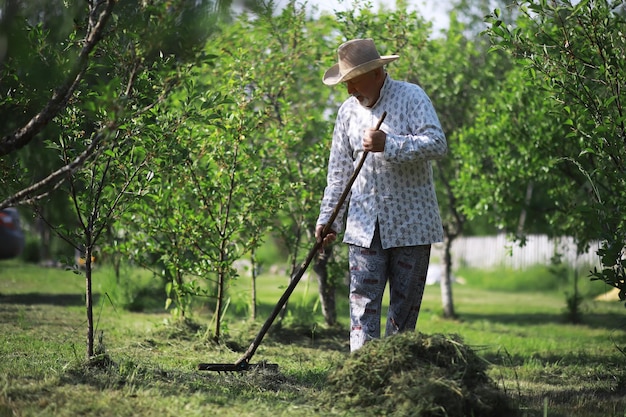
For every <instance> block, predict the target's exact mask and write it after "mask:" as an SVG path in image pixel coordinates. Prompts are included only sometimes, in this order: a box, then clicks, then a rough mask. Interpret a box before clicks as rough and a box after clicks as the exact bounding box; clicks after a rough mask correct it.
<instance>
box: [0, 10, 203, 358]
mask: <svg viewBox="0 0 626 417" xmlns="http://www.w3.org/2000/svg"><path fill="white" fill-rule="evenodd" d="M58 6H59V8H58V9H55V8H52V9H48V8H45V12H44V13H41V12H40V11H37V12H34V11H32V10H31V9H30V8H29V7H27V5H26V4H25V3H22V2H9V5H8V7H7V8H6V10H7V14H6V15H5V14H4V13H3V14H2V16H3V18H4V17H5V16H9V15H10V17H12V18H14V22H11V25H14V27H15V28H17V30H15V31H13V30H12V31H11V34H12V35H14V34H15V35H14V36H15V40H16V42H15V44H17V45H20V46H22V47H25V46H26V48H25V49H24V50H25V51H33V50H34V51H37V52H38V54H31V55H25V54H20V53H19V50H14V49H13V48H12V47H11V48H9V51H8V53H7V56H6V57H5V61H4V62H3V70H4V71H3V75H4V76H3V78H2V80H1V82H2V84H3V86H4V87H6V88H3V91H5V92H6V93H5V95H3V96H2V97H1V101H0V105H1V106H2V108H3V112H2V114H7V113H6V112H5V111H6V110H11V111H12V112H15V113H14V114H17V115H20V116H19V117H17V118H16V120H14V121H11V122H9V123H7V124H6V125H5V126H4V128H5V129H6V131H5V132H4V133H3V136H2V139H0V157H2V160H1V161H0V166H1V169H2V171H3V173H6V174H7V175H5V176H3V177H2V181H3V183H4V184H6V185H7V187H6V188H4V189H3V190H6V194H5V195H4V196H3V197H2V198H3V201H2V202H1V203H0V205H1V206H6V205H10V204H29V205H32V206H33V207H35V209H36V210H37V207H41V206H42V205H45V203H46V201H48V199H49V198H53V197H54V196H55V195H63V194H64V193H65V195H69V196H71V199H72V200H73V207H74V209H75V210H74V213H75V215H76V218H75V219H72V218H71V215H70V212H67V213H64V215H63V218H64V220H63V222H62V223H60V222H55V224H51V226H53V227H54V229H55V230H57V231H59V233H60V234H62V235H63V236H64V238H65V239H66V240H68V241H69V242H70V243H71V244H72V245H73V246H74V247H76V248H79V247H84V249H85V250H86V252H87V256H86V267H87V270H86V299H87V301H86V309H87V321H88V326H87V327H88V330H87V334H88V335H87V357H89V358H90V357H91V356H93V353H94V348H93V316H92V305H91V300H92V294H91V269H90V267H91V264H90V261H91V256H90V255H91V252H92V251H93V249H94V248H95V245H96V243H97V242H98V239H100V238H101V237H102V236H103V234H102V231H103V230H104V229H106V228H107V227H108V226H109V225H110V224H111V223H112V222H113V221H114V219H115V217H116V213H117V210H118V209H119V208H120V203H121V201H122V199H124V198H127V197H128V196H129V195H130V196H132V193H128V191H129V190H130V189H131V188H133V187H134V186H135V184H134V183H135V180H136V178H137V176H138V173H139V172H140V171H141V169H142V168H143V164H144V163H145V161H146V158H147V157H148V156H149V155H146V154H142V153H143V151H141V150H140V147H139V146H136V143H135V140H134V139H135V137H136V136H137V132H138V130H140V129H141V125H140V124H139V123H137V122H138V121H140V120H142V117H143V115H144V114H145V113H147V112H149V111H150V110H151V109H153V108H154V107H155V106H156V104H157V103H159V102H160V101H162V100H163V98H164V97H165V96H167V95H168V94H169V92H170V91H171V89H172V88H173V86H175V85H176V84H177V82H178V81H179V79H178V78H177V76H176V75H177V73H176V68H177V67H179V65H181V64H183V63H184V62H186V61H188V60H190V59H193V58H194V57H195V54H196V51H197V47H198V46H199V45H202V44H203V41H202V36H203V35H202V34H203V33H206V28H205V27H204V26H203V27H202V28H201V30H199V31H194V30H191V29H193V27H191V26H189V27H186V30H185V31H184V32H180V31H178V29H179V25H182V24H189V23H191V22H192V21H193V22H195V23H196V24H201V23H206V19H208V18H209V17H210V16H211V15H209V14H207V13H208V10H209V8H208V7H209V6H210V5H209V3H207V2H196V3H195V4H194V5H186V3H185V2H168V3H164V2H155V3H150V4H147V3H146V4H141V5H139V4H137V5H134V4H123V5H118V4H116V2H114V1H88V2H87V3H86V5H84V6H82V7H76V6H69V5H60V4H59V5H58ZM211 7H212V6H211ZM83 8H85V9H83ZM202 11H204V12H207V13H202ZM21 12H24V13H25V14H26V15H27V16H26V17H24V18H23V19H17V17H16V16H18V15H19V13H21ZM28 13H32V15H28ZM58 15H61V16H63V19H62V20H61V22H62V24H61V25H59V26H54V25H53V24H51V22H55V19H56V18H57V17H58ZM48 19H49V20H48ZM68 19H69V20H68ZM68 21H71V22H73V23H72V24H69V25H68V24H67V22H68ZM16 22H17V23H16ZM51 28H57V29H59V31H54V30H52V29H51ZM168 33H169V35H172V36H168ZM178 33H184V35H183V36H182V37H181V36H178V35H177V34H178ZM165 40H167V42H165ZM181 40H185V41H187V43H186V44H185V45H184V47H183V46H181V45H178V44H176V42H178V41H181ZM194 42H196V43H194ZM198 42H199V44H198ZM12 45H13V43H12V44H11V46H12ZM27 45H28V46H27ZM38 60H39V61H38ZM47 68H53V71H51V75H53V76H52V77H48V78H46V77H38V76H35V77H33V74H36V75H40V74H41V72H40V71H45V70H46V69H47ZM52 89H54V92H53V93H52V94H51V98H50V99H47V100H45V99H44V100H42V99H41V96H42V93H41V91H43V92H44V93H45V94H47V92H48V91H49V90H52ZM29 98H35V99H36V100H33V103H40V106H41V107H38V106H31V104H30V103H31V102H30V101H29ZM42 143H44V144H45V145H46V146H47V147H48V148H50V149H52V150H54V151H56V157H57V158H58V159H59V160H60V163H55V164H49V165H48V164H47V165H46V166H51V167H52V171H51V172H47V173H45V172H41V171H36V170H33V166H32V165H30V164H24V163H23V162H25V161H26V159H22V160H21V161H20V159H18V158H8V156H9V155H11V156H13V154H16V153H21V151H22V150H23V149H25V148H26V147H40V146H41V145H42ZM49 155H54V152H50V153H49ZM16 161H17V162H16ZM121 162H127V163H128V165H126V166H122V165H119V164H120V163H121ZM13 168H17V169H16V170H13ZM31 170H33V171H35V172H36V175H33V176H32V177H31V175H30V171H31ZM33 178H42V179H40V180H36V181H33ZM66 186H67V188H66V189H64V187H66ZM39 211H40V212H41V210H39ZM76 225H78V228H77V227H76ZM77 229H78V234H76V233H75V232H76V231H77Z"/></svg>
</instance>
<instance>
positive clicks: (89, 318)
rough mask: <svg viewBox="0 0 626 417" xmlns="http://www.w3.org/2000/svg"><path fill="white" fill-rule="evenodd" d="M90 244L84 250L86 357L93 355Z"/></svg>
mask: <svg viewBox="0 0 626 417" xmlns="http://www.w3.org/2000/svg"><path fill="white" fill-rule="evenodd" d="M91 253H92V248H91V245H88V246H87V249H86V250H85V284H86V290H85V300H86V301H85V306H86V308H87V359H90V358H92V357H93V355H94V349H93V345H94V343H93V293H92V292H91Z"/></svg>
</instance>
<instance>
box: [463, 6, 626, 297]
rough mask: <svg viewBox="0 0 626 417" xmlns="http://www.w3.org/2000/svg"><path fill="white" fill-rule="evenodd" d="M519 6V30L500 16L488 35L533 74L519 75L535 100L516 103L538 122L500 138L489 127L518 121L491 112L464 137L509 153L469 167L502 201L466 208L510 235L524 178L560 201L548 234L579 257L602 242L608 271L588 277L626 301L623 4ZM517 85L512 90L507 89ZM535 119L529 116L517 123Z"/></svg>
mask: <svg viewBox="0 0 626 417" xmlns="http://www.w3.org/2000/svg"><path fill="white" fill-rule="evenodd" d="M521 6H522V9H521V10H522V11H523V12H524V14H523V15H522V16H520V18H519V20H518V21H517V22H516V26H515V27H509V26H507V25H505V24H503V22H502V20H500V19H499V13H498V11H497V10H496V11H495V12H494V13H493V15H492V16H491V17H490V20H489V22H490V28H489V30H488V33H489V35H490V36H491V38H492V40H493V42H494V44H495V46H496V47H497V48H499V49H502V50H505V51H508V52H510V53H511V55H512V56H513V58H514V59H515V60H516V62H517V64H518V65H519V67H520V68H525V69H526V72H524V73H521V72H520V71H518V72H517V80H518V81H519V80H520V79H521V78H522V77H524V78H526V79H528V80H529V81H528V84H525V83H520V84H521V85H525V86H527V87H528V88H529V89H532V91H533V93H530V92H524V91H520V90H519V89H520V88H521V87H519V88H518V89H517V91H520V93H521V94H519V95H518V97H519V98H521V99H522V100H524V101H519V100H518V101H516V102H515V103H518V105H519V104H523V105H524V106H527V105H528V104H530V106H532V107H534V108H535V109H536V111H537V114H535V115H534V116H531V117H532V119H531V120H532V122H528V123H526V122H519V123H517V124H516V125H517V126H520V127H523V128H524V129H526V131H524V130H521V131H520V130H518V132H516V133H517V134H515V133H514V135H510V134H505V135H500V132H499V131H498V129H499V128H501V127H502V126H503V125H504V123H496V124H495V126H497V128H496V129H493V128H492V127H491V126H494V124H492V123H491V122H490V121H489V119H492V120H493V118H494V117H498V115H500V117H502V118H504V117H509V118H514V117H515V114H514V113H513V114H508V115H504V114H502V113H498V112H494V109H493V108H492V109H491V112H492V115H491V116H489V115H488V114H486V112H485V114H484V115H483V116H482V117H483V119H484V123H483V124H482V127H481V126H477V127H476V129H474V130H469V131H468V132H467V136H466V139H467V146H468V147H469V146H472V143H473V144H474V145H473V146H476V143H477V141H480V142H481V143H484V139H485V138H495V136H493V135H498V136H499V140H498V144H499V149H500V150H504V151H505V152H504V153H501V154H499V155H498V156H497V157H495V155H494V157H493V158H490V159H487V158H484V157H479V158H477V159H476V160H474V161H470V160H468V161H467V162H468V165H472V164H473V165H474V166H475V167H480V166H482V167H485V168H487V169H485V170H484V172H483V173H480V174H479V173H478V172H476V171H474V172H475V173H476V175H480V179H481V183H482V184H481V188H482V189H483V192H486V193H491V194H490V195H492V196H494V197H495V200H492V204H488V205H485V206H483V208H481V207H476V204H472V203H469V204H467V206H466V207H468V208H472V207H475V208H478V209H479V210H483V209H487V208H488V209H489V210H490V211H493V212H495V213H499V216H498V217H499V219H500V220H501V221H502V223H503V225H505V226H507V227H509V228H511V227H512V226H513V222H512V216H511V215H510V214H511V213H513V212H515V211H517V212H519V207H521V206H522V205H523V204H524V203H523V201H522V200H523V199H522V198H520V196H519V195H518V196H517V198H508V197H510V192H508V191H506V190H504V188H507V187H508V188H515V187H514V185H513V184H514V183H515V182H516V181H517V179H519V178H523V177H525V178H527V179H529V180H532V181H533V182H534V183H536V184H537V183H538V182H539V181H540V182H541V188H542V189H543V190H545V192H546V194H547V195H548V196H549V197H550V199H551V201H553V204H552V205H550V206H548V207H546V208H545V211H544V213H543V214H544V216H545V218H547V219H548V222H549V224H550V227H551V232H552V233H553V234H563V235H570V236H573V237H574V238H575V239H576V240H577V242H578V244H579V246H580V248H586V247H587V245H588V244H589V243H590V242H592V241H594V240H600V241H601V242H602V247H601V249H600V250H599V252H598V255H599V257H600V258H601V262H602V265H603V268H602V270H600V271H597V270H595V271H594V272H593V273H592V274H591V277H592V279H599V280H601V281H603V282H605V283H606V284H608V285H611V286H613V287H616V288H618V289H619V290H620V299H621V300H626V288H625V286H626V283H625V280H624V278H625V275H624V266H625V261H624V241H625V239H626V231H625V220H624V218H623V216H622V215H621V207H624V204H625V203H626V201H625V198H626V194H625V192H624V190H625V189H626V188H625V184H624V181H625V178H626V177H625V176H624V170H625V169H626V168H625V165H624V158H625V157H626V150H625V149H626V147H625V146H624V144H625V143H626V133H625V132H626V129H625V123H626V119H625V117H624V97H623V93H622V92H621V89H622V85H623V80H624V78H625V77H626V60H624V56H626V37H625V34H624V31H623V27H624V14H623V8H622V6H621V2H612V1H580V2H576V3H572V2H569V1H553V2H535V1H524V2H521ZM520 74H521V75H520ZM528 76H530V77H528ZM514 84H515V81H514V80H511V82H510V84H509V85H514ZM504 94H508V93H504ZM502 103H511V102H510V101H508V100H507V98H506V96H502V97H496V98H495V100H494V102H493V103H486V104H487V106H489V105H490V104H493V105H499V106H500V108H503V107H506V106H502ZM532 107H531V108H532ZM486 108H487V107H486ZM520 108H521V106H520V107H515V108H514V111H515V110H517V109H520ZM508 111H509V112H510V111H511V108H509V109H508ZM530 115H531V112H530V111H527V112H525V113H524V115H523V116H522V115H520V117H519V120H520V121H521V120H524V117H525V116H530ZM502 120H504V119H502ZM520 133H523V134H520ZM491 143H495V141H494V140H493V139H492V140H491ZM512 154H514V156H515V158H514V159H513V161H511V159H510V156H511V155H512ZM533 174H534V175H535V176H534V177H533ZM529 177H531V178H529ZM463 184H465V185H468V184H469V182H467V181H466V182H463V183H460V186H463ZM535 188H539V187H535Z"/></svg>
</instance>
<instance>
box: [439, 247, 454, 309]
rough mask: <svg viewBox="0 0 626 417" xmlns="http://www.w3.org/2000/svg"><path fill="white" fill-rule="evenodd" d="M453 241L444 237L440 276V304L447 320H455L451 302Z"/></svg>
mask: <svg viewBox="0 0 626 417" xmlns="http://www.w3.org/2000/svg"><path fill="white" fill-rule="evenodd" d="M453 240H454V239H453V238H451V237H450V236H448V235H446V236H445V238H444V255H443V274H442V276H441V282H440V286H441V304H442V306H443V316H444V317H445V318H448V319H453V318H456V313H455V312H454V303H453V301H452V254H451V248H452V241H453Z"/></svg>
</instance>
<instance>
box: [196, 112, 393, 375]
mask: <svg viewBox="0 0 626 417" xmlns="http://www.w3.org/2000/svg"><path fill="white" fill-rule="evenodd" d="M385 116H387V112H386V111H385V112H383V114H382V115H381V116H380V119H379V120H378V123H377V124H376V130H379V129H380V126H381V125H382V124H383V121H384V120H385ZM368 153H369V151H364V152H363V155H362V156H361V159H360V160H359V163H358V165H357V166H356V168H355V169H354V172H353V173H352V176H351V177H350V179H349V180H348V183H347V184H346V187H345V189H344V190H343V193H342V194H341V197H339V201H338V202H337V205H336V206H335V208H334V209H333V212H332V214H331V216H330V219H328V222H326V225H325V226H324V229H323V230H322V239H321V241H319V242H317V241H316V243H315V245H313V247H312V248H311V250H310V251H309V254H308V255H307V257H306V259H305V260H304V262H302V264H300V266H299V267H298V268H297V269H296V271H295V272H294V273H293V275H292V276H291V279H290V281H289V286H287V289H286V290H285V292H284V293H283V295H282V296H281V297H280V299H279V300H278V302H277V303H276V305H275V306H274V310H273V311H272V314H270V316H269V317H268V318H267V320H266V321H265V323H264V324H263V326H262V327H261V330H259V332H258V333H257V335H256V337H255V338H254V340H253V341H252V343H251V344H250V347H249V348H248V350H246V352H245V353H244V354H243V355H242V356H241V357H240V358H239V359H238V360H237V361H236V362H235V363H200V364H198V370H199V371H213V372H243V371H248V370H251V369H270V370H277V369H278V365H276V364H269V363H266V362H261V363H258V364H251V363H250V360H251V359H252V356H253V355H254V353H255V352H256V350H257V348H258V347H259V345H260V344H261V342H262V341H263V338H264V337H265V334H266V333H267V331H268V330H269V328H270V326H271V325H272V323H273V322H274V320H275V319H276V317H277V316H278V314H279V313H280V311H281V310H282V308H283V307H284V305H285V303H287V300H288V299H289V297H290V296H291V293H293V290H294V289H295V288H296V286H297V285H298V283H299V282H300V279H301V278H302V276H303V275H304V272H305V271H306V269H307V268H308V267H309V264H310V263H311V261H312V260H313V258H314V257H315V256H316V255H317V254H318V252H319V250H320V249H321V247H322V242H323V240H324V237H326V235H327V234H328V233H330V230H331V229H330V228H331V226H332V224H333V222H334V221H335V220H336V219H337V216H338V215H339V212H340V211H341V206H343V203H344V202H345V201H346V198H347V197H348V194H349V193H350V190H351V189H352V184H353V183H354V181H355V180H356V177H357V176H358V175H359V172H360V171H361V168H362V167H363V163H364V162H365V158H366V157H367V154H368Z"/></svg>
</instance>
